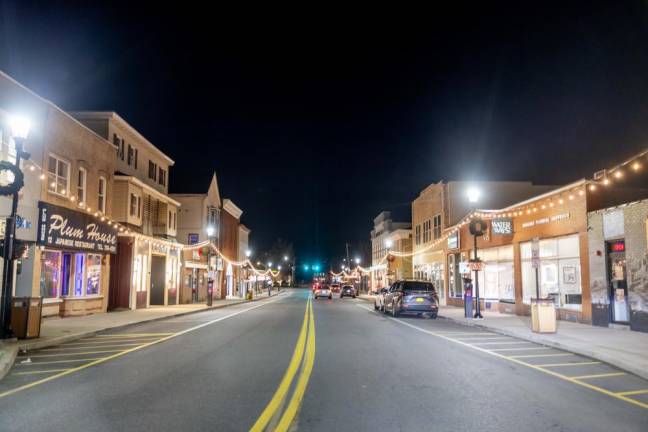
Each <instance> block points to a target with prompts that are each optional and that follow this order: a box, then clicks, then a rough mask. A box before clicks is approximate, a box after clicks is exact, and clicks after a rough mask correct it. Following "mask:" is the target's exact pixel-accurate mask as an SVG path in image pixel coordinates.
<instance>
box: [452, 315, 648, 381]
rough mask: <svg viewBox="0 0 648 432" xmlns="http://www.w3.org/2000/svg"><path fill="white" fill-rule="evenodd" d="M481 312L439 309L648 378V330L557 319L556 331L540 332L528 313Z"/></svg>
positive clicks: (464, 321) (474, 323) (473, 323)
mask: <svg viewBox="0 0 648 432" xmlns="http://www.w3.org/2000/svg"><path fill="white" fill-rule="evenodd" d="M482 315H483V316H484V319H483V320H473V319H468V318H464V310H463V308H458V307H451V306H443V307H441V309H440V310H439V317H440V318H445V319H448V320H450V321H453V322H456V323H459V324H462V325H468V326H474V327H481V328H485V329H488V330H490V331H493V332H495V333H500V334H503V335H507V336H513V337H517V338H520V339H525V340H528V341H531V342H536V343H539V344H542V345H547V346H550V347H554V348H559V349H563V350H566V351H570V352H573V353H576V354H581V355H584V356H587V357H591V358H593V359H595V360H599V361H602V362H605V363H609V364H611V365H613V366H616V367H618V368H620V369H624V370H626V371H628V372H630V373H633V374H635V375H638V376H640V377H642V378H646V379H648V333H642V332H636V331H630V330H619V329H612V328H605V327H595V326H592V325H589V324H580V323H574V322H570V321H558V322H557V332H556V333H555V334H551V333H542V334H541V333H534V332H532V331H531V317H528V316H518V315H510V314H503V313H499V312H491V311H482Z"/></svg>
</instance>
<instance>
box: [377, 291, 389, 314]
mask: <svg viewBox="0 0 648 432" xmlns="http://www.w3.org/2000/svg"><path fill="white" fill-rule="evenodd" d="M387 291H389V288H380V289H379V290H378V291H377V292H376V293H375V296H374V309H375V310H377V311H381V310H384V309H385V294H386V293H387Z"/></svg>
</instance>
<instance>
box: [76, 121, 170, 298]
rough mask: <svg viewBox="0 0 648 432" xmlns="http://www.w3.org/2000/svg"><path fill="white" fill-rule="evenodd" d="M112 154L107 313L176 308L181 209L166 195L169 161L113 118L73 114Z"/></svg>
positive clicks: (129, 126)
mask: <svg viewBox="0 0 648 432" xmlns="http://www.w3.org/2000/svg"><path fill="white" fill-rule="evenodd" d="M72 114H73V115H74V116H75V117H76V118H77V119H78V120H79V121H80V122H82V123H83V124H85V125H86V126H87V127H89V128H90V129H92V130H94V131H95V132H96V133H97V134H99V135H100V136H102V137H103V138H105V139H106V140H110V142H112V143H113V145H114V147H115V148H116V155H115V171H114V172H115V175H114V194H113V199H112V206H113V213H114V218H115V220H116V221H118V222H119V223H120V224H122V225H123V226H125V227H126V228H127V230H126V231H124V232H120V233H119V241H118V246H117V256H116V260H115V263H114V265H113V266H112V274H111V279H110V284H111V296H110V298H109V308H110V309H122V308H127V309H139V308H146V307H149V306H154V305H158V306H167V305H174V304H178V301H179V292H178V291H179V290H178V288H179V284H180V265H181V250H182V245H181V244H179V243H177V242H176V235H177V220H178V209H179V208H180V203H179V202H178V201H176V200H174V199H173V198H171V197H170V196H169V194H168V186H169V168H170V167H171V166H173V164H174V161H173V160H172V159H171V158H169V157H168V156H167V155H165V154H164V153H163V152H162V151H160V150H159V149H158V148H157V147H155V146H154V145H153V144H152V143H151V142H150V141H148V140H147V139H146V138H145V137H144V136H142V135H141V134H140V133H139V132H138V131H137V130H135V128H133V127H132V126H131V125H130V124H128V123H127V122H126V121H125V120H124V119H123V118H121V117H120V116H119V115H118V114H117V113H114V112H76V113H72Z"/></svg>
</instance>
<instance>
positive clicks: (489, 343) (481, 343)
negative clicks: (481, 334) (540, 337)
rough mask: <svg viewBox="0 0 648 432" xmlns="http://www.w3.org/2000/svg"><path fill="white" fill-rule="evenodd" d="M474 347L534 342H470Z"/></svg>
mask: <svg viewBox="0 0 648 432" xmlns="http://www.w3.org/2000/svg"><path fill="white" fill-rule="evenodd" d="M469 343H471V344H473V345H516V344H532V343H533V342H525V341H519V342H469Z"/></svg>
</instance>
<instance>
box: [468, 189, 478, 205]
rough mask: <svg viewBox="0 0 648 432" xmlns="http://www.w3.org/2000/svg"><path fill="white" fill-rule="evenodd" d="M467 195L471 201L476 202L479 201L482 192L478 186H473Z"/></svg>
mask: <svg viewBox="0 0 648 432" xmlns="http://www.w3.org/2000/svg"><path fill="white" fill-rule="evenodd" d="M466 195H468V201H470V202H471V203H476V202H477V201H479V196H480V195H481V192H480V191H479V189H477V188H476V187H471V188H469V189H468V191H467V192H466Z"/></svg>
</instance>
